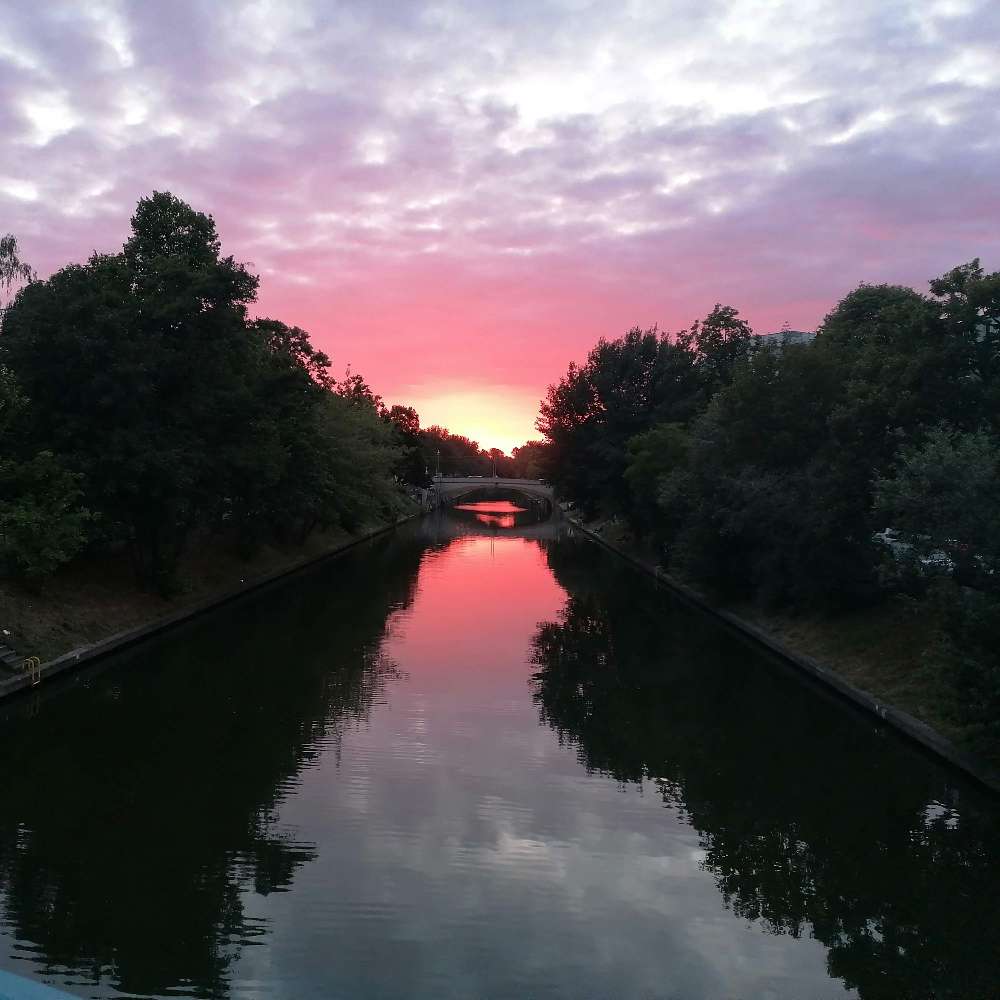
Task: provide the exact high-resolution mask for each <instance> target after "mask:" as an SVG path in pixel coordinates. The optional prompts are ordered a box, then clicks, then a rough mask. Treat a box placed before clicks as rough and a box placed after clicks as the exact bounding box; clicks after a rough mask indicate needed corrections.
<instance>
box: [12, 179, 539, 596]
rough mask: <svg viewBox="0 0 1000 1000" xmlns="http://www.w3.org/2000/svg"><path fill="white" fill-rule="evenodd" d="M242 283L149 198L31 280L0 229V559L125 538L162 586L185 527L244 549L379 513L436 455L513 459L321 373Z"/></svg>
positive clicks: (204, 219)
mask: <svg viewBox="0 0 1000 1000" xmlns="http://www.w3.org/2000/svg"><path fill="white" fill-rule="evenodd" d="M257 285H258V279H257V277H256V276H255V275H254V274H252V273H251V272H250V271H249V270H248V268H247V267H246V266H245V265H243V264H241V263H239V262H237V261H236V260H234V258H233V257H231V256H225V255H224V254H223V252H222V248H221V244H220V240H219V236H218V233H217V231H216V227H215V222H214V220H213V219H212V217H211V216H209V215H205V214H203V213H201V212H198V211H195V210H194V209H192V208H191V207H190V206H188V205H186V204H185V203H184V202H182V201H180V200H179V199H178V198H175V197H174V196H172V195H170V194H167V193H154V194H153V195H152V196H151V197H149V198H144V199H142V200H141V201H140V202H139V205H138V207H137V209H136V212H135V215H134V216H133V218H132V230H131V235H130V236H129V238H128V239H127V240H126V242H125V244H124V246H123V248H122V250H121V252H120V253H117V254H94V255H93V256H92V257H91V258H90V259H89V260H88V261H87V262H86V263H85V264H71V265H69V266H67V267H64V268H62V269H61V270H59V271H57V272H56V273H55V274H53V275H52V276H51V277H50V278H48V279H47V280H45V281H39V280H37V279H36V278H35V276H34V274H33V273H32V271H31V268H30V267H28V266H27V265H26V264H25V263H24V262H23V261H21V259H20V257H19V251H18V246H17V242H16V240H15V239H14V238H13V237H10V236H7V237H4V238H3V239H2V240H0V292H2V293H3V300H2V301H0V309H2V313H0V319H2V328H0V571H5V572H8V573H14V574H18V575H21V576H23V577H28V578H38V577H40V576H45V575H46V574H49V573H51V572H52V571H53V570H54V569H56V568H57V567H58V566H59V565H61V564H62V563H65V562H67V561H68V560H70V559H72V558H74V557H75V556H77V555H78V554H87V553H100V552H108V551H115V550H119V549H127V550H128V553H129V555H130V557H131V559H132V562H133V564H134V567H135V571H136V574H137V577H138V579H139V581H140V582H141V583H142V584H143V585H144V586H146V587H153V588H156V589H159V590H161V591H164V592H168V591H170V590H171V589H173V588H174V586H175V585H176V582H177V580H176V577H177V567H178V560H179V558H180V556H181V554H182V552H183V550H184V549H185V547H189V546H190V545H191V544H192V540H193V539H204V538H207V537H209V536H213V537H215V538H217V539H218V540H220V541H221V542H222V543H225V544H228V545H232V546H234V547H235V548H236V549H237V550H238V551H240V552H243V553H245V554H250V553H252V552H253V551H254V550H255V549H256V548H257V547H258V546H259V545H260V544H262V543H263V542H265V541H273V542H277V543H280V544H295V543H301V542H302V541H304V540H305V539H306V537H307V536H309V535H310V534H311V533H312V532H314V531H315V530H317V529H328V528H342V529H344V530H347V531H354V530H356V529H358V528H359V527H360V526H361V524H362V522H364V521H374V520H380V519H386V518H391V517H393V516H395V515H396V514H397V513H398V512H399V511H400V510H401V509H402V508H403V507H404V506H405V504H406V499H405V490H404V487H406V486H420V485H423V484H425V483H426V481H427V477H428V474H429V473H432V472H433V471H434V469H435V468H436V466H437V462H438V461H439V459H438V453H439V452H440V463H441V469H442V471H446V472H453V471H457V472H461V473H463V474H470V473H476V472H478V473H480V474H485V473H486V472H488V471H490V469H491V468H492V463H493V461H494V459H495V460H497V464H498V465H501V466H502V472H503V474H508V475H509V474H511V473H512V472H513V471H514V469H515V467H524V466H525V465H526V464H527V461H528V459H529V458H530V457H531V456H530V454H528V453H526V454H525V456H523V457H522V458H521V460H520V461H519V460H518V458H517V457H516V456H515V458H513V459H511V458H508V457H507V456H504V455H502V454H501V453H497V454H496V455H494V456H492V457H491V456H490V455H489V454H487V453H485V452H483V451H482V450H481V449H480V448H479V447H478V445H477V444H476V443H475V442H473V441H469V440H468V439H467V438H464V437H460V436H455V435H451V434H449V433H448V432H447V431H445V430H443V429H441V428H437V427H432V428H430V429H429V430H421V429H420V423H419V417H418V415H417V413H416V411H414V410H413V409H412V408H410V407H402V406H394V407H392V408H391V409H387V408H386V407H385V405H384V404H383V402H382V400H381V399H380V398H379V397H378V396H376V395H375V394H374V393H373V392H372V391H371V389H370V388H369V387H368V385H367V384H366V383H365V381H364V379H363V378H362V377H361V376H360V375H358V374H356V373H354V374H352V373H351V372H350V371H348V373H347V374H346V376H345V377H344V378H343V379H342V380H340V381H336V380H334V378H333V377H332V376H331V374H330V359H329V358H328V357H327V356H326V355H325V354H323V353H322V352H320V351H317V350H316V349H315V348H314V347H313V346H312V344H311V343H310V340H309V336H308V334H307V333H306V332H305V331H303V330H301V329H299V328H298V327H290V326H287V325H286V324H284V323H282V322H279V321H278V320H274V319H251V318H250V316H249V313H248V309H249V306H250V305H251V304H252V303H253V302H254V300H255V297H256V292H257Z"/></svg>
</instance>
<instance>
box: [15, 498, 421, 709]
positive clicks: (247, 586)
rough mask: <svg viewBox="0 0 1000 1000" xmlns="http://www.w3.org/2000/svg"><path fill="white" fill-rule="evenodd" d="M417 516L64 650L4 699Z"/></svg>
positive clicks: (20, 681) (332, 556)
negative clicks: (157, 616) (161, 614)
mask: <svg viewBox="0 0 1000 1000" xmlns="http://www.w3.org/2000/svg"><path fill="white" fill-rule="evenodd" d="M417 516H418V515H417V514H411V515H409V516H408V517H404V518H401V519H400V520H398V521H396V522H395V523H393V524H387V525H385V526H383V527H381V528H376V529H374V530H373V531H369V532H366V533H365V534H363V535H358V536H357V537H355V538H350V539H348V540H347V541H345V542H343V543H342V544H341V545H337V546H335V547H334V548H331V549H328V550H327V551H326V552H323V553H321V554H320V555H318V556H312V557H310V558H308V559H304V560H303V561H302V562H299V563H296V564H295V565H293V566H289V567H286V568H285V569H281V570H278V571H276V572H274V573H268V574H265V575H263V576H260V577H257V578H255V579H251V580H249V581H248V582H247V583H243V584H240V586H238V587H233V588H232V589H230V590H226V591H223V592H222V593H220V594H216V595H214V596H213V597H209V598H206V599H205V600H203V601H199V602H198V603H197V604H188V605H186V606H185V607H183V608H180V609H179V610H177V611H176V612H174V613H173V614H171V615H167V616H165V617H163V618H157V619H156V620H155V621H152V622H149V623H147V624H146V625H137V626H135V627H134V628H130V629H125V630H124V631H122V632H116V633H115V634H114V635H109V636H108V637H107V638H106V639H101V640H99V641H98V642H94V643H90V644H89V645H86V646H78V647H77V648H76V649H71V650H70V651H69V652H68V653H63V655H62V656H57V657H56V658H55V659H54V660H49V661H48V662H47V663H43V664H41V665H40V666H39V667H38V668H37V669H36V670H35V671H34V672H33V673H28V672H25V673H23V674H19V675H16V676H14V677H10V678H8V679H5V680H2V681H0V700H2V699H5V698H10V697H12V696H15V695H18V694H22V693H25V692H28V691H31V690H33V689H36V688H37V687H38V686H39V684H42V683H44V682H45V681H47V680H51V679H52V678H54V677H58V676H59V675H61V674H65V673H68V672H69V671H71V670H76V669H78V668H80V667H83V666H84V665H87V664H90V663H93V662H94V661H95V660H99V659H101V658H102V657H105V656H108V655H109V654H111V653H115V652H117V651H118V650H120V649H124V648H125V647H126V646H131V645H132V644H133V643H136V642H139V641H141V640H142V639H148V638H150V637H151V636H154V635H158V634H159V633H161V632H166V631H167V630H168V629H171V628H174V627H175V626H177V625H180V624H182V623H183V622H187V621H190V620H191V619H192V618H197V617H199V616H200V615H204V614H206V613H207V612H209V611H214V610H215V609H216V608H220V607H222V605H224V604H228V603H229V602H230V601H235V600H237V599H238V598H240V597H243V596H245V595H246V594H251V593H253V592H255V591H258V590H263V589H264V588H266V587H270V586H273V585H274V584H277V583H280V582H282V581H283V580H286V579H288V578H289V577H292V576H295V575H296V574H297V573H301V572H303V571H305V570H307V569H311V568H312V567H314V566H317V565H319V564H321V563H324V562H327V561H328V560H330V559H336V558H337V557H338V556H341V555H343V554H344V553H345V552H347V551H348V550H350V549H353V548H355V547H356V546H358V545H361V544H363V543H364V542H367V541H370V540H371V539H372V538H377V537H378V536H379V535H384V534H385V533H386V532H389V531H394V530H395V529H396V528H397V527H398V526H399V525H400V524H404V523H405V522H406V521H410V520H412V519H413V518H415V517H417Z"/></svg>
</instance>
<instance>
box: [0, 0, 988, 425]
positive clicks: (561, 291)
mask: <svg viewBox="0 0 1000 1000" xmlns="http://www.w3.org/2000/svg"><path fill="white" fill-rule="evenodd" d="M998 33H1000V11H998V8H997V7H996V5H995V4H993V3H991V2H989V0H979V2H973V0H968V2H963V0H941V2H937V3H933V2H931V3H925V4H920V5H914V4H910V3H908V2H903V0H898V2H875V0H873V2H870V3H856V4H841V3H837V2H836V0H808V2H801V3H796V4H795V5H794V6H792V5H790V4H785V3H777V2H772V3H764V4H762V3H759V2H757V0H753V2H751V0H734V2H720V0H712V2H700V3H690V4H671V5H664V4H658V3H651V2H641V0H628V2H625V3H623V4H621V5H618V6H617V7H616V8H615V12H614V16H611V15H610V14H609V10H608V8H607V6H606V5H605V4H598V3H587V2H582V0H581V2H570V0H567V2H561V3H556V2H550V3H537V2H531V3H528V2H527V0H523V2H521V0H518V2H513V3H503V4H499V3H497V4H494V5H492V6H491V5H486V4H483V5H476V6H474V7H470V6H468V5H462V4H457V3H453V4H449V3H429V4H419V3H415V4H399V3H370V4H365V5H356V6H353V7H351V8H349V9H344V8H342V7H339V6H337V5H333V4H330V3H324V2H320V0H314V2H298V3H296V2H280V3H278V2H265V0H259V2H252V3H234V4H226V5H219V4H215V3H212V2H209V0H185V2H183V3H181V2H178V3H173V4H169V5H168V4H142V5H133V4H126V3H123V2H121V3H120V2H114V0H103V2H100V3H73V4H70V3H65V4H58V3H56V4H45V5H40V4H37V3H25V2H20V3H14V4H13V5H8V6H7V8H5V16H4V20H3V22H2V23H0V98H2V100H0V136H2V137H3V138H2V139H0V142H2V147H3V155H2V157H0V229H3V230H5V231H6V230H10V231H13V232H15V233H17V235H18V236H19V238H20V240H21V243H22V246H23V248H24V250H25V252H26V254H27V255H28V256H29V258H30V259H31V260H32V261H33V263H34V264H35V266H36V267H38V268H39V270H40V271H42V272H43V273H46V272H48V271H51V270H52V269H54V268H56V267H58V266H61V265H62V264H63V263H66V262H68V261H70V260H79V259H82V258H83V257H85V256H86V255H87V254H88V253H89V252H90V251H91V250H93V249H99V250H110V249H114V248H115V247H116V246H117V245H119V244H120V243H121V241H122V239H123V238H124V236H125V232H126V229H127V225H128V218H129V216H130V215H131V212H132V210H133V208H134V204H135V201H136V200H137V198H139V197H140V196H142V195H143V194H146V193H148V192H150V191H151V190H153V189H168V190H172V191H174V192H175V193H177V194H179V195H180V196H182V197H184V198H186V199H188V200H189V201H191V202H192V203H193V204H194V205H195V206H196V207H199V208H202V209H204V210H207V211H211V212H212V213H213V214H214V215H215V216H216V218H217V220H218V223H219V226H220V230H221V232H222V235H223V240H224V245H225V246H226V248H227V250H228V251H229V252H233V253H235V254H236V255H237V256H238V257H240V258H241V259H245V260H248V261H251V262H252V263H253V265H254V266H255V267H256V268H257V269H258V270H259V271H260V273H261V275H262V289H261V309H262V310H264V311H267V312H269V313H272V314H275V315H279V316H281V317H282V318H285V319H287V320H288V321H290V322H297V323H299V324H301V325H305V326H307V327H308V328H309V329H310V330H311V331H312V332H313V334H314V337H315V339H316V340H317V341H318V342H319V343H320V344H321V345H322V346H323V347H324V348H326V349H327V350H328V351H330V353H332V354H333V356H334V358H335V360H336V361H337V362H338V364H339V362H340V361H345V362H346V360H347V359H348V358H349V359H350V360H351V362H352V364H354V366H355V367H356V368H357V369H359V370H362V371H364V372H365V373H366V375H367V377H368V378H369V379H370V380H371V381H372V382H373V383H374V384H375V385H376V387H377V388H378V389H379V390H380V391H382V392H383V394H385V395H386V396H387V397H389V398H392V399H396V398H401V397H400V394H401V393H403V392H404V391H407V387H413V386H417V387H418V390H417V395H422V396H423V397H425V398H426V397H429V396H430V395H432V393H431V391H430V387H431V386H432V384H434V383H440V382H442V381H448V382H449V383H451V384H456V385H457V384H461V383H463V382H465V383H466V384H468V385H473V384H480V383H482V381H483V379H484V372H496V379H497V385H514V386H517V387H518V398H523V397H525V395H526V394H530V393H534V395H535V396H536V397H538V396H540V395H541V394H542V392H543V391H544V387H545V384H546V383H547V382H550V381H552V380H554V379H555V378H557V377H558V376H559V374H560V373H561V371H562V370H563V369H564V368H565V365H566V364H567V363H568V361H569V360H570V359H571V358H576V359H579V358H580V357H582V356H583V355H584V354H585V352H586V350H587V349H588V348H589V346H590V345H591V344H592V343H593V341H594V340H595V339H596V338H597V337H598V336H599V335H602V334H603V335H615V334H617V333H619V332H621V331H623V330H624V329H627V328H628V327H629V326H632V325H634V324H637V323H638V324H643V325H646V324H651V323H653V322H657V321H658V322H659V323H660V324H661V325H663V326H665V327H667V328H676V327H679V326H682V325H687V324H688V323H690V322H691V320H692V319H694V318H695V317H696V316H698V315H703V314H704V313H705V312H707V310H708V309H710V308H711V306H712V304H713V303H714V302H716V301H731V302H732V303H733V304H735V305H737V306H738V307H740V308H741V309H742V310H743V311H744V312H745V313H746V314H747V315H748V316H749V318H750V319H751V321H753V322H754V324H755V325H756V326H758V327H760V328H762V329H773V328H776V327H777V326H778V325H780V323H781V322H782V321H784V320H788V321H789V322H790V323H791V324H792V325H793V326H794V327H802V328H805V327H812V326H814V325H815V324H816V323H817V322H818V320H819V319H820V318H821V316H822V314H823V313H824V312H825V311H826V309H828V308H829V307H830V306H832V305H833V304H834V302H835V301H836V300H837V298H838V297H840V296H841V295H842V294H843V293H844V292H845V291H847V290H848V289H849V288H850V287H852V286H853V285H854V284H855V283H857V281H859V280H862V279H866V280H873V281H878V280H894V281H904V282H907V283H911V284H914V285H917V286H922V285H923V283H924V282H925V281H926V280H927V279H928V278H930V277H932V276H934V275H935V274H937V273H940V272H942V271H943V270H945V269H946V268H948V267H950V266H953V265H954V264H956V263H959V262H961V261H964V260H967V259H969V258H971V257H973V256H981V257H983V258H984V261H985V263H986V264H987V266H992V267H997V266H1000V265H998V264H997V259H998V257H1000V233H998V230H997V228H996V225H995V221H996V219H997V217H998V209H1000V205H998V197H1000V196H998V193H997V186H996V184H995V182H994V177H993V175H994V171H995V164H996V162H997V161H998V153H1000V149H998V146H1000V139H998V136H1000V130H998V128H997V125H998V117H1000V111H998V109H1000V100H998V97H1000V64H998V63H997V62H996V59H995V53H991V51H990V46H989V40H990V39H991V38H995V37H996V36H997V34H998ZM499 345H502V350H501V349H500V346H499ZM424 382H426V385H424V388H423V389H422V390H421V389H420V388H419V387H420V386H421V384H422V383H424ZM533 417H534V414H532V413H526V414H525V417H524V426H525V434H526V435H527V434H530V433H531V422H532V420H533ZM432 419H434V416H433V414H430V415H425V422H430V420H432ZM480 423H481V421H480ZM457 429H459V430H461V428H457Z"/></svg>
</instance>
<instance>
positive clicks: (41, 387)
mask: <svg viewBox="0 0 1000 1000" xmlns="http://www.w3.org/2000/svg"><path fill="white" fill-rule="evenodd" d="M256 287H257V279H256V277H255V276H253V275H251V274H250V273H249V272H248V271H247V270H246V269H245V268H244V267H243V266H242V265H240V264H237V263H236V262H235V261H234V260H233V258H232V257H222V256H221V253H220V249H219V240H218V236H217V234H216V232H215V224H214V222H213V221H212V219H211V216H206V215H204V214H202V213H200V212H196V211H195V210H194V209H192V208H190V207H189V206H187V205H185V204H184V203H183V202H181V201H180V200H179V199H177V198H174V197H173V196H172V195H170V194H166V193H154V194H153V195H152V196H151V197H150V198H144V199H142V200H141V201H140V202H139V205H138V207H137V209H136V213H135V215H134V216H133V219H132V235H131V236H130V238H129V239H128V240H127V241H126V243H125V246H124V248H123V251H122V253H121V254H118V255H115V256H99V255H95V256H94V257H92V258H91V259H90V261H89V262H88V263H87V264H86V265H72V266H69V267H66V268H63V269H62V270H61V271H58V272H56V273H55V274H54V275H53V276H52V277H51V278H49V279H48V280H47V281H45V282H34V283H32V284H30V285H28V286H27V287H26V288H25V289H24V290H23V291H22V292H21V293H20V295H19V296H18V298H17V300H16V301H15V303H14V304H13V306H12V307H11V309H10V310H9V312H8V314H7V316H6V319H5V322H4V330H3V337H2V338H0V357H2V360H3V361H4V362H5V363H6V364H7V365H8V366H9V367H10V368H12V369H13V370H14V371H16V372H17V375H18V377H19V379H20V381H21V383H22V385H23V386H24V390H25V392H26V393H27V395H28V396H29V397H30V399H31V400H32V420H31V433H32V435H33V436H34V438H35V440H36V441H37V442H38V443H39V445H41V446H44V447H47V448H50V449H52V450H53V451H55V452H56V453H58V454H60V455H61V456H63V457H64V458H65V460H66V461H67V462H68V464H69V466H70V468H71V469H72V470H73V471H75V472H78V473H80V474H82V476H83V477H84V478H83V484H84V494H85V497H86V499H87V504H88V506H90V507H91V508H92V509H94V510H96V511H99V512H101V514H102V515H103V518H102V525H103V527H104V530H105V531H108V532H111V533H112V534H113V535H115V534H117V535H120V536H121V537H123V538H124V539H125V540H126V541H127V542H128V543H129V545H130V548H131V552H132V555H133V559H134V562H135V566H136V570H137V573H138V575H139V577H140V579H142V580H143V581H144V582H146V583H147V584H150V585H153V586H157V587H159V588H160V589H163V588H169V587H170V586H171V579H172V577H173V573H174V569H175V567H176V562H177V558H178V556H179V554H180V551H181V548H182V546H183V544H184V542H185V540H186V539H187V537H188V536H189V534H190V532H191V530H192V529H193V527H194V526H195V524H196V523H198V521H199V519H200V518H201V517H203V516H204V515H205V514H206V513H207V512H209V511H212V510H218V508H219V506H220V504H221V502H222V498H224V497H225V496H227V495H228V491H229V489H230V487H231V485H232V482H231V480H232V472H233V468H234V464H238V461H239V456H240V455H241V454H245V451H246V448H247V438H248V437H252V436H253V434H254V431H255V427H254V425H253V423H252V421H251V422H249V423H248V420H247V416H248V412H249V411H250V410H251V409H252V407H251V406H250V405H249V403H250V398H251V396H252V392H253V388H254V386H253V373H254V371H255V365H256V362H255V350H254V347H253V342H252V339H251V337H250V336H249V335H248V331H247V324H246V307H247V304H248V303H249V302H250V301H252V299H253V297H254V294H255V291H256Z"/></svg>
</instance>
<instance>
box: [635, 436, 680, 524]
mask: <svg viewBox="0 0 1000 1000" xmlns="http://www.w3.org/2000/svg"><path fill="white" fill-rule="evenodd" d="M627 447H628V466H627V468H626V469H625V481H626V483H628V487H629V490H630V491H631V494H632V503H631V510H632V525H633V527H634V528H635V530H636V532H637V533H638V534H639V535H642V536H647V535H655V536H657V538H658V539H659V540H661V541H663V540H665V539H667V538H672V537H673V535H674V534H675V532H676V530H677V527H678V526H679V525H678V524H677V523H676V522H677V515H678V513H679V512H678V511H676V510H671V511H670V514H669V515H668V509H667V508H668V507H669V505H668V503H667V502H666V497H665V490H666V488H667V485H668V483H669V482H671V481H676V480H677V479H679V478H680V477H681V476H682V475H683V474H684V472H685V470H686V469H687V463H688V453H689V450H690V447H691V439H690V435H689V434H688V432H687V431H686V430H685V428H684V426H683V425H682V424H678V423H673V424H655V425H654V426H653V427H651V428H650V429H649V430H648V431H643V432H642V433H641V434H636V435H635V437H632V438H630V439H629V441H628V445H627Z"/></svg>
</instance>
